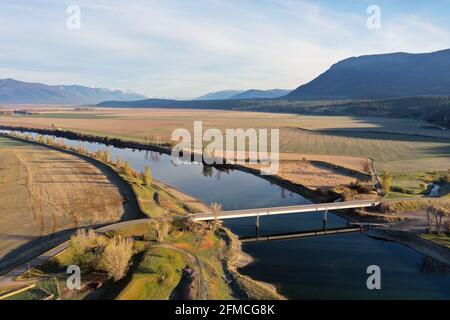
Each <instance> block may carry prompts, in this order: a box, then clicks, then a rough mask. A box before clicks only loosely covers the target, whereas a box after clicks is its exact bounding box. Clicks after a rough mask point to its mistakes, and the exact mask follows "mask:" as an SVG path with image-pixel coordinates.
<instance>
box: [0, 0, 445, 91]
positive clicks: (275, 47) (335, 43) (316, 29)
mask: <svg viewBox="0 0 450 320" xmlns="http://www.w3.org/2000/svg"><path fill="white" fill-rule="evenodd" d="M73 5H75V6H78V8H79V9H80V19H79V20H76V21H79V22H80V24H79V26H80V28H79V29H78V28H68V27H67V22H68V19H71V20H70V22H73V21H74V20H73V19H72V18H74V15H73V11H71V12H69V13H67V10H68V7H69V6H73ZM371 5H376V6H378V7H379V9H380V28H379V29H373V28H371V29H369V28H368V27H367V19H368V18H369V17H370V16H371V15H372V13H369V14H368V13H367V9H368V7H369V6H371ZM71 25H72V26H73V24H71ZM0 30H1V32H0V78H14V79H17V80H22V81H32V82H42V83H46V84H81V85H86V86H92V87H104V88H111V89H121V90H126V89H129V90H133V91H136V92H138V93H141V94H144V95H146V96H148V97H158V98H194V97H197V96H200V95H203V94H205V93H207V92H212V91H219V90H227V89H239V90H246V89H250V88H257V89H271V88H283V89H294V88H296V87H298V86H299V85H301V84H304V83H306V82H308V81H310V80H312V79H313V78H314V77H316V76H317V75H319V74H320V73H322V72H324V71H326V70H327V69H328V68H329V67H330V66H331V65H332V64H333V63H336V62H337V61H339V60H342V59H345V58H347V57H351V56H359V55H365V54H376V53H388V52H398V51H402V52H413V53H417V52H431V51H436V50H441V49H447V48H450V0H440V1H439V0H438V1H432V2H431V1H422V0H380V1H376V0H369V1H366V0H339V1H336V0H322V1H310V0H155V1H152V0H149V1H144V0H127V1H119V0H110V1H106V0H104V1H102V0H98V1H92V0H86V1H84V0H78V1H71V0H70V1H58V0H32V1H31V0H26V1H23V0H1V1H0Z"/></svg>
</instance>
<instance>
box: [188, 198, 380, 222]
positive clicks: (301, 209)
mask: <svg viewBox="0 0 450 320" xmlns="http://www.w3.org/2000/svg"><path fill="white" fill-rule="evenodd" d="M379 203H380V201H378V200H358V201H347V202H330V203H314V204H304V205H298V206H287V207H272V208H257V209H245V210H232V211H221V212H219V213H217V214H214V213H212V212H209V213H197V214H193V215H192V216H191V218H192V219H193V220H195V221H208V220H215V219H218V220H224V219H235V218H247V217H257V225H259V217H262V216H273V215H281V214H290V213H308V212H319V211H320V212H321V211H323V212H324V220H327V218H326V214H327V212H328V211H330V210H342V209H355V208H368V207H375V206H377V205H378V204H379Z"/></svg>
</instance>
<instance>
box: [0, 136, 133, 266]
mask: <svg viewBox="0 0 450 320" xmlns="http://www.w3.org/2000/svg"><path fill="white" fill-rule="evenodd" d="M11 141H13V143H11ZM0 195H1V196H0V200H1V201H0V273H1V272H2V271H5V270H8V268H10V267H11V266H13V265H16V264H18V263H20V262H21V261H26V260H29V259H31V258H33V257H35V256H37V255H39V254H40V253H42V252H44V251H45V250H48V249H49V248H51V247H54V246H55V245H57V244H58V243H60V242H62V241H64V239H66V238H67V237H68V236H69V235H70V234H71V232H72V231H73V230H74V229H76V228H79V227H83V226H91V225H102V224H106V223H112V222H115V221H119V220H121V219H123V218H128V216H135V215H136V209H135V207H134V204H132V203H130V202H128V201H127V200H126V199H131V195H130V194H129V191H128V190H127V188H126V187H125V184H124V182H122V181H121V180H120V179H118V178H117V177H116V176H114V175H113V174H112V173H111V172H110V173H108V171H107V170H105V169H104V168H100V167H98V166H96V165H94V162H88V161H85V160H83V159H81V158H79V157H77V156H75V155H71V154H68V153H65V152H60V151H57V150H53V149H50V148H46V147H42V146H37V145H33V144H25V143H17V142H16V141H14V140H10V139H6V138H2V137H0Z"/></svg>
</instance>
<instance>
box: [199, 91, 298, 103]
mask: <svg viewBox="0 0 450 320" xmlns="http://www.w3.org/2000/svg"><path fill="white" fill-rule="evenodd" d="M291 91H292V90H284V89H270V90H258V89H250V90H245V91H244V90H224V91H217V92H211V93H208V94H205V95H204V96H201V97H199V98H196V99H194V100H198V101H204V100H227V99H229V100H237V99H241V100H244V99H276V98H279V97H282V96H285V95H287V94H288V93H289V92H291Z"/></svg>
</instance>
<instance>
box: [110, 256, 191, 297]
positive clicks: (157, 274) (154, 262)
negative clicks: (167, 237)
mask: <svg viewBox="0 0 450 320" xmlns="http://www.w3.org/2000/svg"><path fill="white" fill-rule="evenodd" d="M186 264H187V262H186V260H185V257H183V255H182V254H181V253H179V252H176V251H174V250H171V249H166V248H150V249H149V250H148V251H147V252H146V253H145V256H144V257H143V259H142V261H141V262H140V263H139V265H138V266H137V268H136V270H135V271H134V273H133V275H132V276H131V280H130V282H129V283H128V284H127V286H126V287H125V289H124V290H123V291H122V292H121V293H120V294H119V296H118V297H117V299H119V300H167V299H168V298H169V297H170V295H171V293H172V291H173V290H174V288H175V287H176V286H177V284H178V283H179V282H180V279H181V271H182V269H183V268H184V266H185V265H186Z"/></svg>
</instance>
